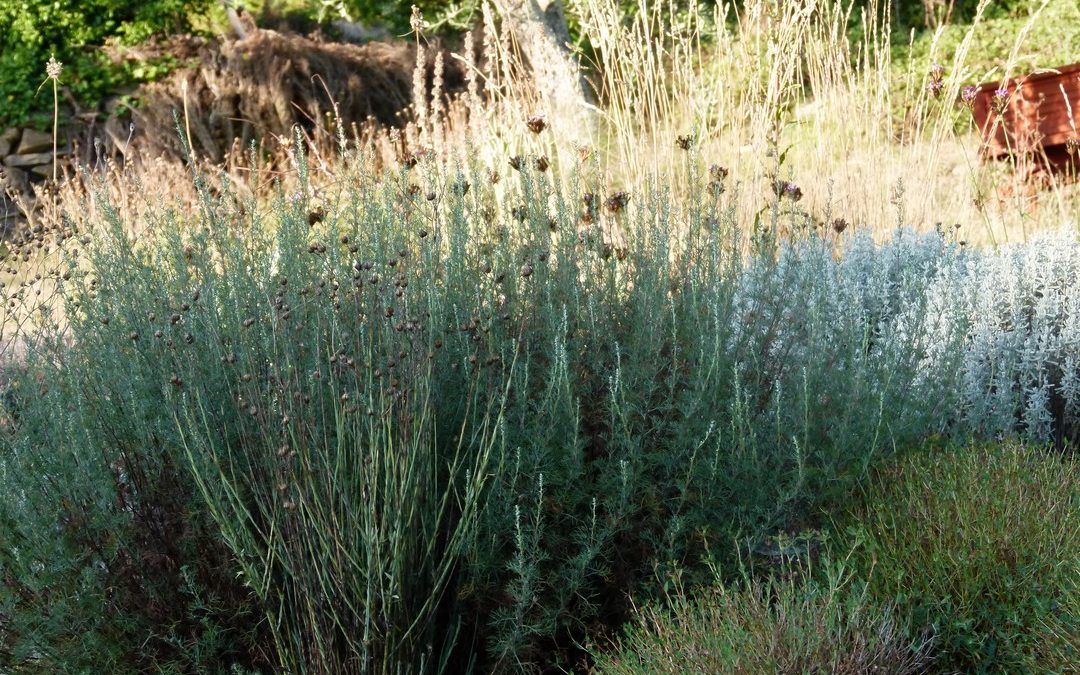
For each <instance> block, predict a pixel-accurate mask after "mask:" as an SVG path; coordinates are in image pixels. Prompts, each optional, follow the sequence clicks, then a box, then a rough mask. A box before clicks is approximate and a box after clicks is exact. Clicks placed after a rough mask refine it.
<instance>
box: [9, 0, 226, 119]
mask: <svg viewBox="0 0 1080 675" xmlns="http://www.w3.org/2000/svg"><path fill="white" fill-rule="evenodd" d="M210 5H211V2H210V0H152V1H151V2H126V1H125V0H91V1H89V2H84V1H81V0H59V1H57V0H24V1H20V2H3V3H0V55H2V56H0V126H5V125H12V124H19V123H22V122H24V121H25V120H26V119H27V118H29V117H31V116H33V115H34V114H36V113H45V112H51V110H52V97H44V96H39V97H35V90H36V89H37V87H38V85H39V84H40V83H41V82H42V81H43V80H44V79H45V62H46V61H48V59H49V56H50V55H51V54H55V55H56V58H57V60H59V61H61V62H62V63H63V64H64V65H65V68H66V69H65V73H64V78H63V84H64V86H66V87H68V88H69V89H70V90H71V93H72V95H73V96H74V97H75V99H76V100H77V101H79V102H80V103H82V104H84V105H85V104H90V105H94V104H96V103H97V100H98V98H99V97H100V96H101V95H103V94H104V93H106V92H109V91H111V90H113V89H115V88H116V87H117V86H119V85H122V84H126V83H128V82H131V81H133V80H132V77H133V75H132V73H131V72H130V70H131V69H130V67H128V68H124V67H117V66H114V65H113V64H110V63H109V62H108V60H107V59H106V58H105V57H104V56H103V54H102V53H101V51H100V49H98V48H99V47H101V46H102V45H104V44H105V42H106V41H107V40H119V41H120V42H122V43H125V44H133V43H136V42H138V41H140V40H145V39H146V38H148V37H150V36H151V35H158V34H162V33H170V32H178V31H181V30H184V29H185V28H187V27H188V25H189V24H188V17H189V16H190V15H191V13H193V12H198V11H203V10H205V9H206V8H207V7H209V6H210Z"/></svg>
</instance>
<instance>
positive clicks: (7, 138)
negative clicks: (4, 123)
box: [0, 128, 70, 233]
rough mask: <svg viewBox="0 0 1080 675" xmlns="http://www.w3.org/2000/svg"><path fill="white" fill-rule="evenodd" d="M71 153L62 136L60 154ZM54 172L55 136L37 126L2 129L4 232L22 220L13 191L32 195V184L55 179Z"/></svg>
mask: <svg viewBox="0 0 1080 675" xmlns="http://www.w3.org/2000/svg"><path fill="white" fill-rule="evenodd" d="M69 153H70V148H68V147H67V144H66V143H65V142H64V141H63V139H60V142H59V143H58V147H57V156H58V157H63V156H66V155H68V154H69ZM52 174H53V137H52V134H51V133H46V132H43V131H38V130H37V129H33V128H22V129H20V128H10V129H5V130H4V131H2V132H0V188H2V189H0V233H4V232H8V231H10V229H11V228H12V227H13V226H14V225H15V224H16V223H17V222H18V221H19V220H20V218H21V213H20V211H19V209H18V208H17V207H16V206H15V203H14V201H13V200H12V196H13V195H22V196H24V197H26V198H28V199H29V198H30V197H31V196H32V194H33V193H32V187H31V186H32V185H34V184H36V183H39V182H42V181H44V180H46V179H51V178H52Z"/></svg>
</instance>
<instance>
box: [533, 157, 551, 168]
mask: <svg viewBox="0 0 1080 675" xmlns="http://www.w3.org/2000/svg"><path fill="white" fill-rule="evenodd" d="M533 166H535V167H536V170H537V171H540V172H543V171H547V170H548V167H549V166H551V163H550V162H548V158H547V157H545V156H544V155H541V156H539V157H537V158H536V159H534V160H533Z"/></svg>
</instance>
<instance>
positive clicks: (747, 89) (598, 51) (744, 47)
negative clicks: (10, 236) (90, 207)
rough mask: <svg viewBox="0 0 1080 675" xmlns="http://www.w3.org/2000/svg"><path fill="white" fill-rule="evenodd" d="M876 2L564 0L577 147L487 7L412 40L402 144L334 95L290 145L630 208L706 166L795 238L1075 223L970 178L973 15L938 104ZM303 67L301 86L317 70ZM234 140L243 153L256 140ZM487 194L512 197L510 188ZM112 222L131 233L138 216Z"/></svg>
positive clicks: (284, 152)
mask: <svg viewBox="0 0 1080 675" xmlns="http://www.w3.org/2000/svg"><path fill="white" fill-rule="evenodd" d="M879 3H880V0H872V1H871V2H870V3H869V4H868V5H867V6H866V7H865V9H863V10H861V11H859V10H857V9H856V8H855V6H854V4H853V3H843V2H832V1H825V0H809V1H808V2H803V3H790V2H778V1H777V0H748V1H747V2H745V3H744V4H743V7H742V9H741V10H740V11H736V10H735V9H734V8H733V7H731V6H727V5H722V6H719V7H717V8H716V9H715V12H714V13H713V14H712V15H709V16H706V15H703V14H701V13H698V12H697V11H696V10H691V11H690V13H689V14H682V15H677V14H676V12H675V7H674V4H673V3H668V2H660V3H657V4H655V5H650V6H648V8H647V9H645V10H643V11H642V12H641V13H640V14H639V15H638V16H637V17H636V18H634V19H632V20H627V19H626V18H625V17H624V16H623V15H622V14H621V13H620V9H619V5H618V3H617V2H615V0H571V1H570V2H568V3H567V5H568V8H569V9H570V10H571V11H572V12H573V13H575V14H576V15H577V16H578V17H579V20H580V23H581V25H582V29H583V31H584V33H585V34H587V35H589V37H590V40H591V42H592V45H593V47H594V50H595V51H594V53H595V57H596V63H594V64H592V65H593V66H594V68H593V69H592V72H593V76H592V83H593V86H594V88H595V90H596V92H597V99H598V104H597V106H595V107H590V111H591V114H592V115H593V116H594V121H595V124H592V125H586V128H585V129H582V128H580V123H579V121H578V120H577V119H563V118H562V117H560V116H558V115H550V114H549V115H548V116H547V122H548V127H549V128H548V130H546V131H544V132H543V133H541V134H533V133H531V132H530V131H529V130H528V128H527V126H526V124H525V121H526V119H527V118H528V117H530V116H532V115H535V114H542V113H545V112H548V111H549V110H551V109H552V105H553V103H552V102H551V101H547V100H545V99H544V95H543V93H542V92H540V91H539V90H538V89H537V88H536V87H534V86H532V83H531V80H530V79H529V76H528V72H527V69H526V67H525V66H524V64H523V63H522V62H521V59H520V58H519V57H518V56H517V54H518V50H517V49H516V46H515V45H516V42H515V40H517V39H520V38H519V37H518V36H514V35H513V34H512V33H511V32H510V30H509V28H508V26H507V24H506V22H502V21H500V17H499V16H498V13H497V11H496V10H495V9H493V8H492V7H490V6H488V5H485V6H484V8H483V12H482V17H483V22H482V25H481V26H480V27H479V28H478V30H477V31H476V33H475V35H473V34H470V35H469V36H468V37H467V39H466V41H465V45H464V47H463V48H462V49H460V50H459V53H457V54H453V55H448V54H444V53H442V52H439V51H438V50H436V49H434V48H433V45H431V44H428V43H427V41H426V40H425V39H424V38H423V36H420V35H417V36H415V40H416V44H415V45H414V48H413V53H414V54H415V55H416V57H417V62H416V66H415V72H414V78H413V84H412V88H413V91H414V104H413V106H412V108H411V109H410V111H407V113H406V118H407V120H408V121H407V123H406V124H405V126H404V128H403V129H401V130H394V129H389V128H387V127H386V126H385V125H384V124H381V123H380V124H376V123H373V122H368V123H362V124H360V125H359V126H350V127H348V128H347V129H345V130H341V129H337V128H336V127H337V126H338V125H339V124H341V120H340V119H337V118H335V117H334V116H333V112H335V111H336V112H338V113H340V114H341V115H342V117H343V118H344V119H345V120H348V119H350V116H349V115H348V114H346V113H348V111H345V113H343V112H342V110H341V108H340V105H338V104H339V103H340V102H342V101H345V102H348V101H351V100H352V98H350V97H351V96H352V94H350V92H349V91H348V90H347V89H341V90H337V89H334V88H328V89H327V90H326V91H325V92H314V93H312V94H311V96H310V97H309V98H310V101H309V103H310V104H311V105H309V106H307V107H308V108H311V111H308V112H307V113H306V114H308V115H309V116H310V117H317V118H318V122H317V123H316V124H315V125H314V127H312V128H311V129H307V130H306V131H304V136H305V141H306V145H307V146H308V152H309V153H310V154H311V156H312V157H313V158H314V159H313V162H312V166H313V174H314V184H315V185H317V186H318V185H320V184H326V183H328V182H333V181H335V180H337V178H336V176H338V175H339V174H340V173H341V172H340V171H339V170H338V169H336V168H335V167H336V166H338V165H339V164H340V161H341V159H340V152H339V150H340V141H342V140H344V139H345V137H346V136H348V137H349V138H350V144H351V145H354V146H355V147H359V148H361V149H362V150H363V152H364V153H366V155H367V156H368V157H369V158H371V159H375V160H377V161H380V162H382V163H383V164H386V165H397V164H398V163H399V162H401V161H402V160H403V158H407V157H408V156H410V155H411V154H412V153H414V152H416V151H423V152H428V151H432V152H434V153H436V154H437V155H438V156H439V157H440V158H441V159H443V160H444V161H445V162H446V164H447V165H448V166H452V165H453V164H454V163H456V162H458V161H460V160H461V159H462V158H464V157H468V158H470V159H473V160H479V161H480V162H481V163H482V164H483V165H486V166H487V168H488V169H489V170H490V171H492V172H495V173H498V174H500V175H507V174H508V173H510V171H511V170H510V169H509V167H508V164H507V160H508V159H509V158H510V157H512V156H515V155H522V156H525V157H527V158H529V157H540V156H544V157H546V158H547V159H548V160H549V161H550V163H551V165H552V166H553V167H554V168H555V169H556V170H557V171H559V170H561V171H559V173H560V174H562V175H569V174H570V173H572V172H569V171H566V169H567V168H569V167H575V166H579V167H581V166H583V167H588V169H589V170H595V171H599V172H600V173H601V179H602V181H603V182H604V183H605V185H606V187H607V189H608V191H614V190H617V189H625V190H628V191H629V192H630V193H631V194H634V193H640V192H642V189H643V187H644V186H645V185H646V184H647V183H648V182H649V181H651V180H655V179H658V180H660V181H662V182H666V183H667V184H669V185H672V186H673V187H674V188H675V189H676V190H678V188H679V187H680V186H683V185H686V184H687V180H688V178H689V177H690V174H688V173H687V172H688V170H689V169H688V167H689V166H690V165H691V164H693V165H694V168H693V170H694V171H695V172H696V175H702V174H704V167H705V166H706V165H709V164H718V165H721V166H724V167H727V168H728V169H729V170H730V175H731V180H729V181H728V183H729V186H730V188H729V189H733V190H735V191H736V195H735V196H736V197H737V203H738V208H739V210H740V215H741V219H742V222H744V223H751V222H752V221H753V219H754V217H755V215H756V214H758V213H760V212H761V210H762V209H763V208H765V207H766V206H767V205H768V203H769V202H770V200H771V199H772V185H773V182H774V181H775V180H776V179H777V178H780V179H783V180H785V181H793V182H795V183H796V184H798V185H799V186H800V188H801V190H802V194H803V195H804V197H803V199H802V200H801V201H800V202H799V204H798V208H799V209H800V210H802V211H803V212H804V213H805V215H806V217H807V222H808V223H816V224H819V225H820V224H823V223H826V222H830V221H831V220H832V218H835V217H843V218H844V219H845V220H847V221H848V222H850V223H854V224H856V225H857V226H861V227H867V228H871V229H873V230H874V231H876V232H879V233H882V234H885V233H888V232H891V231H892V230H893V228H894V227H895V226H896V225H897V223H898V222H902V223H904V224H906V225H911V226H914V227H916V228H920V229H929V228H933V227H935V226H936V225H937V224H939V223H940V224H941V225H942V226H943V227H945V228H950V227H952V226H953V225H955V224H960V225H961V227H960V229H959V233H958V235H957V236H958V238H960V239H962V240H966V241H969V242H972V243H977V244H995V243H1000V242H1005V241H1016V240H1022V239H1024V238H1026V237H1027V236H1028V235H1029V234H1030V233H1032V232H1034V231H1037V230H1039V229H1043V228H1046V227H1058V226H1060V225H1061V224H1062V223H1063V222H1074V221H1075V220H1076V214H1077V207H1076V203H1077V202H1076V189H1075V187H1071V186H1067V185H1064V184H1063V183H1062V182H1061V181H1055V182H1054V183H1052V184H1051V185H1050V188H1049V189H1048V190H1044V191H1042V192H1039V193H1032V191H1031V190H1029V189H1028V188H1027V186H1025V185H1023V184H1022V182H1020V181H1019V180H1018V179H1017V178H1016V175H1015V172H1013V171H1011V170H1010V169H1009V168H1008V167H1006V166H1002V165H995V164H983V163H982V162H981V161H980V152H981V149H982V142H981V139H980V138H979V137H978V135H977V134H976V133H974V132H973V130H972V127H971V126H970V125H967V126H965V123H964V120H965V115H967V116H968V117H970V114H969V113H967V112H965V111H962V110H961V111H959V112H958V110H957V105H956V104H954V103H953V102H954V101H955V100H956V99H957V97H958V94H959V92H960V89H961V88H962V87H963V86H964V85H967V84H971V83H973V82H976V81H978V78H979V77H981V76H983V73H980V72H978V71H975V70H973V68H972V67H971V66H969V65H968V63H967V59H968V55H969V52H970V50H971V43H972V39H973V36H974V35H975V33H976V32H977V31H978V30H980V29H981V26H982V25H983V24H982V19H981V12H980V15H979V16H978V17H976V19H975V22H974V24H973V25H972V26H971V28H970V29H969V30H968V32H967V34H966V35H965V37H964V39H962V40H961V41H960V43H959V47H957V48H956V49H955V50H951V51H950V52H948V53H946V52H945V51H944V50H939V49H938V47H937V46H936V45H937V37H939V36H940V35H941V33H940V32H939V33H938V34H937V35H935V38H934V40H933V41H932V46H931V49H930V51H931V55H932V58H933V60H935V61H937V62H940V63H942V64H943V65H944V66H945V68H944V81H943V88H942V91H941V93H940V96H938V97H935V96H933V95H932V94H931V93H930V92H929V91H928V89H927V86H926V85H927V82H928V77H929V74H928V73H925V72H914V71H909V72H907V73H904V74H903V75H902V76H898V75H897V72H896V71H897V69H896V67H895V64H894V63H893V62H892V56H891V45H892V44H893V42H894V39H893V36H892V35H891V34H890V32H889V27H888V26H889V17H888V7H885V6H879ZM987 4H988V3H987V2H984V3H983V8H985V6H986V5H987ZM1046 4H1047V3H1046V2H1044V3H1043V4H1042V5H1041V6H1040V7H1038V8H1037V11H1035V12H1034V13H1033V14H1032V15H1031V18H1030V21H1029V26H1033V25H1036V24H1037V22H1038V21H1040V20H1041V16H1042V14H1041V11H1042V9H1043V8H1044V7H1045V6H1046ZM854 23H858V24H861V26H862V30H861V32H860V35H861V37H859V38H858V39H854V40H853V39H852V38H850V37H849V36H850V33H849V31H848V26H849V25H852V24H854ZM1025 35H1026V31H1023V30H1022V31H1020V34H1019V36H1018V38H1017V41H1016V45H1015V47H1014V49H1013V50H1012V54H1011V57H1010V62H1009V63H1007V64H1005V65H1004V66H1003V67H1002V68H1001V69H1000V74H1003V75H1004V74H1015V73H1016V69H1017V68H1018V67H1019V66H1018V65H1017V64H1021V63H1022V64H1030V62H1031V61H1030V54H1028V52H1027V50H1026V47H1025V43H1024V39H1025ZM233 51H236V52H237V53H239V52H240V51H242V50H240V48H239V47H236V48H233ZM352 56H355V55H352ZM223 58H224V57H223ZM225 60H226V61H227V60H228V59H227V58H226V59H225ZM313 63H314V62H313ZM316 65H317V64H316ZM316 65H313V66H311V67H313V68H315V70H318V68H317V67H316ZM1040 65H1053V64H1040ZM309 69H310V68H309ZM218 70H222V71H223V72H224V71H227V70H228V69H218ZM451 71H453V72H454V73H455V75H454V78H455V82H454V86H455V87H457V88H458V89H460V88H461V84H462V83H461V78H462V77H463V78H464V91H463V92H462V93H460V94H455V95H454V96H449V97H448V96H447V92H448V90H449V89H451V87H450V85H449V84H448V83H447V78H448V77H449V73H450V72H451ZM317 74H318V73H316V72H314V71H312V72H311V73H307V74H306V77H307V78H308V79H309V80H311V82H310V84H311V85H312V87H313V88H321V85H316V84H315V82H317V80H316V79H314V78H315V75H317ZM178 77H180V76H179V75H178ZM252 78H256V75H255V74H252V73H248V79H250V80H252V81H250V82H239V83H234V85H235V86H233V87H232V89H235V90H237V91H240V90H244V89H245V87H246V88H249V89H250V88H251V87H258V86H260V85H259V82H258V81H256V80H255V79H252ZM203 79H204V80H205V78H203ZM220 79H221V78H220V77H218V78H217V79H215V80H214V81H213V82H211V81H210V80H206V81H205V82H204V83H203V84H202V85H199V86H198V87H195V86H194V85H192V86H193V87H194V88H193V89H192V92H193V93H192V96H193V98H192V102H191V105H189V109H188V115H187V117H186V118H185V119H184V120H183V123H184V126H185V128H188V129H191V130H192V136H193V137H195V138H196V149H197V150H198V151H199V152H198V154H199V159H200V161H202V162H205V163H206V164H205V166H204V168H206V167H210V168H211V169H212V170H211V171H209V174H210V175H211V176H214V175H217V176H221V177H225V176H227V177H228V179H229V180H230V181H232V182H233V183H234V184H238V185H241V186H242V187H243V188H244V189H245V190H250V191H253V192H255V193H257V194H268V193H269V192H271V191H272V190H273V189H276V188H275V186H274V185H273V183H272V182H266V183H264V184H263V185H249V184H248V181H247V174H248V170H249V165H250V157H249V155H248V153H247V151H246V149H245V148H244V146H243V145H242V143H241V141H239V140H238V141H237V142H235V143H234V144H233V145H232V146H231V147H230V148H224V149H221V150H218V151H215V152H207V151H206V149H205V148H202V145H205V143H202V142H201V141H199V137H200V136H204V135H205V134H199V133H195V132H196V131H197V130H198V129H201V128H209V126H212V124H211V122H213V124H218V125H219V126H220V125H222V124H225V125H226V126H228V123H231V122H229V121H228V120H224V121H223V120H222V119H218V118H217V117H215V119H216V120H217V121H216V122H215V121H212V120H210V117H213V115H212V111H209V109H207V110H204V109H203V108H205V107H206V106H204V105H202V103H199V104H198V105H195V102H196V101H202V99H204V98H206V96H205V95H204V94H206V92H207V91H210V90H212V89H213V87H212V86H211V85H212V84H214V83H218V84H220V82H218V80H220ZM256 79H257V78H256ZM278 79H279V80H280V79H281V78H278ZM286 79H288V78H286ZM338 79H340V78H338ZM200 81H202V80H200ZM288 81H289V82H292V83H293V84H295V83H296V82H299V80H297V79H296V78H295V77H294V78H292V79H288ZM265 84H266V83H263V85H265ZM297 86H299V85H297ZM200 87H201V88H200ZM293 88H294V89H295V88H296V87H293ZM203 89H205V90H206V91H203ZM196 90H198V91H196ZM274 91H276V89H275V90H274ZM294 93H295V92H294ZM290 95H291V94H288V92H284V93H282V94H281V96H282V97H283V98H288V96H290ZM305 96H307V94H305ZM174 98H175V96H174ZM322 98H325V100H322ZM162 100H164V99H162ZM169 100H172V99H169ZM305 100H307V99H305ZM173 104H177V102H176V101H173ZM177 105H179V104H177ZM160 107H161V108H162V109H164V108H165V107H168V106H166V105H164V104H162V106H160ZM346 107H348V106H346ZM353 107H355V106H353ZM350 110H351V108H350ZM312 111H314V112H312ZM249 112H250V111H249ZM328 113H329V116H328V115H327V114H328ZM163 114H164V113H162V111H161V110H151V111H148V112H146V113H143V115H144V117H146V116H154V115H156V116H157V117H161V116H162V115H163ZM170 114H171V113H170ZM147 119H149V117H147ZM162 119H164V118H162ZM957 120H959V123H958V122H957ZM159 121H160V120H159ZM208 125H209V126H208ZM158 126H161V125H160V124H159V125H158ZM246 133H247V135H246V136H245V135H244V134H240V135H239V136H238V138H248V139H249V140H253V137H252V136H251V135H250V132H246ZM282 136H283V134H278V135H277V136H271V137H267V138H264V139H263V141H262V144H261V145H260V146H259V161H260V163H262V164H263V165H264V166H265V165H270V166H272V167H274V169H275V170H274V171H270V172H266V173H264V174H263V175H266V176H269V177H270V178H271V179H280V180H282V181H284V182H286V183H289V182H291V181H292V180H293V179H294V178H295V169H296V167H295V162H291V161H290V153H291V145H292V139H291V138H282ZM680 136H689V137H691V138H692V139H693V141H692V142H693V149H692V151H691V155H690V157H692V158H693V161H688V159H687V155H686V153H685V152H683V151H682V150H681V149H679V148H678V147H677V146H676V139H677V138H678V137H680ZM582 138H584V139H585V140H584V141H582V140H581V139H582ZM590 149H595V150H596V151H597V152H598V154H599V158H598V161H597V162H596V163H595V164H593V163H591V162H585V163H582V161H581V158H582V157H583V156H587V155H588V153H589V151H590ZM211 161H213V164H211V163H210V162H211ZM99 168H100V165H99ZM189 176H190V171H189V170H188V168H187V167H185V166H184V165H183V164H182V163H181V162H179V161H169V160H162V159H160V158H159V159H146V158H137V159H133V160H131V161H129V162H128V165H127V169H126V171H125V174H124V175H123V176H122V177H121V176H118V175H114V176H111V177H109V178H107V179H106V184H107V186H108V189H109V191H110V192H113V193H114V194H120V193H122V192H123V191H124V190H126V189H129V188H126V187H125V184H127V183H130V181H131V179H132V177H137V178H138V184H139V186H140V187H139V190H140V191H141V192H143V193H145V195H168V197H169V199H171V200H175V203H176V205H177V206H182V205H189V206H192V205H195V204H196V200H195V193H194V190H192V189H191V188H189V187H187V186H188V185H189V184H190V180H189ZM500 189H510V187H508V186H506V185H505V183H504V187H503V188H500ZM91 194H92V190H91V189H90V188H89V185H88V183H87V181H86V180H85V177H80V176H71V177H69V179H68V180H67V182H66V183H65V184H64V187H63V188H62V189H61V195H62V197H61V201H62V203H63V204H64V205H65V206H66V207H70V206H72V205H74V204H76V203H79V202H80V201H82V200H85V199H88V198H89V197H90V195H91ZM119 203H120V205H121V208H132V209H134V210H135V211H134V214H135V215H136V216H137V215H138V213H139V211H138V209H139V206H138V203H139V200H137V199H136V200H132V199H125V198H121V199H120V200H119ZM137 219H138V218H137V217H136V218H127V220H129V221H134V220H137ZM748 229H749V228H748Z"/></svg>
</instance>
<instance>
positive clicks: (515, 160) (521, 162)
mask: <svg viewBox="0 0 1080 675" xmlns="http://www.w3.org/2000/svg"><path fill="white" fill-rule="evenodd" d="M510 166H512V167H513V168H514V169H515V170H516V171H521V167H523V166H525V159H524V158H523V157H522V156H521V155H514V156H513V157H511V158H510Z"/></svg>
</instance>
